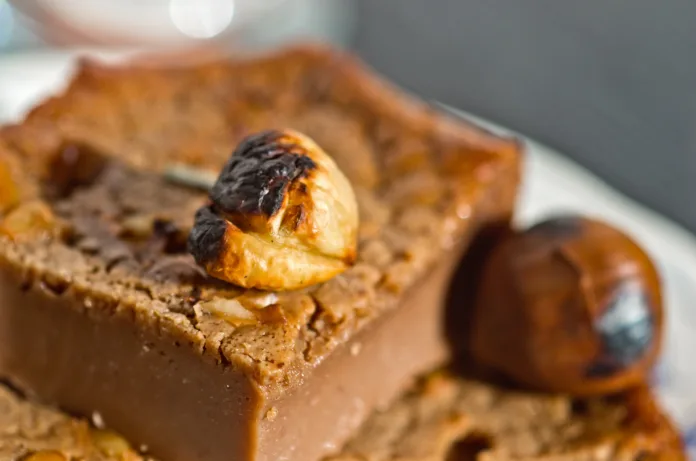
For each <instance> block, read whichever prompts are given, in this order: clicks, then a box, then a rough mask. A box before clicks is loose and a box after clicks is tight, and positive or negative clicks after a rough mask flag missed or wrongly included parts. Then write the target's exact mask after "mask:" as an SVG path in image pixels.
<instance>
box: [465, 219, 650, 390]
mask: <svg viewBox="0 0 696 461" xmlns="http://www.w3.org/2000/svg"><path fill="white" fill-rule="evenodd" d="M472 322H473V325H472V333H471V351H472V355H473V356H474V358H476V359H478V361H480V362H481V363H482V364H484V365H488V366H490V367H491V368H494V369H497V370H498V371H500V372H502V373H503V374H505V375H507V376H508V377H509V378H511V379H513V380H514V381H515V382H517V383H519V384H522V385H526V386H530V387H533V388H536V389H539V390H545V391H555V392H563V393H570V394H573V395H593V394H605V393H613V392H617V391H621V390H623V389H625V388H627V387H631V386H633V385H637V384H639V383H642V382H644V381H645V379H646V374H647V373H648V372H649V369H650V368H651V366H652V365H653V363H654V362H655V359H656V357H657V355H658V353H659V350H660V343H661V338H662V325H663V309H662V294H661V288H660V280H659V276H658V273H657V271H656V269H655V267H654V266H653V263H652V261H651V260H650V258H649V257H648V256H647V255H646V254H645V252H644V251H643V250H642V249H641V248H640V246H638V245H637V244H636V243H635V242H634V241H633V240H631V239H630V238H629V237H628V236H626V235H625V234H623V233H622V232H620V231H619V230H617V229H614V228H613V227H611V226H609V225H607V224H605V223H602V222H599V221H596V220H592V219H588V218H583V217H579V216H565V217H557V218H553V219H549V220H546V221H544V222H541V223H539V224H537V225H535V226H533V227H531V228H529V229H527V230H526V231H524V232H520V233H518V234H516V235H513V236H511V237H510V238H508V239H507V240H506V241H504V242H502V243H501V244H500V246H498V247H497V248H496V249H495V250H494V251H493V253H492V255H491V257H490V259H489V260H488V261H487V263H486V265H485V268H484V272H483V280H482V284H481V287H480V292H479V295H478V297H477V303H476V307H475V311H474V315H473V316H472Z"/></svg>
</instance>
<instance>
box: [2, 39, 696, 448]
mask: <svg viewBox="0 0 696 461" xmlns="http://www.w3.org/2000/svg"><path fill="white" fill-rule="evenodd" d="M73 56H74V54H57V53H40V54H39V53H36V54H30V55H16V56H9V57H5V58H4V59H0V119H4V120H8V119H17V118H19V117H20V116H21V114H22V113H23V112H24V111H25V110H26V109H27V108H28V107H30V106H31V105H33V104H34V103H36V102H37V101H38V100H40V99H41V98H43V97H45V96H46V95H48V94H50V93H52V92H55V91H57V90H58V89H60V88H61V87H62V85H64V84H65V81H66V76H67V75H69V72H70V69H71V68H72V65H73V62H74V60H73ZM456 113H457V114H459V115H462V116H466V115H465V114H462V113H460V112H456ZM520 205H521V206H520V212H519V216H518V219H519V222H520V223H522V224H528V223H531V222H534V221H535V220H537V219H539V218H540V217H543V216H545V215H548V214H551V213H554V212H559V211H575V212H580V213H584V214H588V215H593V216H597V217H601V218H603V219H605V220H606V221H609V222H611V223H614V224H615V225H617V226H618V227H620V228H622V229H624V230H625V231H627V232H628V233H630V234H631V235H632V236H633V237H634V238H635V239H636V240H638V241H639V242H640V243H641V244H642V245H643V246H644V247H645V248H647V249H648V251H649V252H650V253H651V254H652V255H653V257H654V258H655V259H656V260H657V261H658V265H659V267H660V270H661V273H662V276H663V279H664V283H665V287H666V290H665V291H666V301H667V302H666V305H667V312H668V316H667V329H668V333H667V335H666V344H665V351H664V354H663V358H662V361H661V363H660V365H659V366H658V367H657V370H656V373H655V379H654V382H655V387H656V389H657V392H658V394H659V396H660V398H661V400H662V402H663V403H664V405H665V407H666V408H667V409H668V411H669V412H670V413H671V414H672V416H673V417H674V418H675V420H676V421H677V423H678V424H679V425H680V427H681V428H682V430H683V433H684V437H685V440H686V441H687V443H688V444H689V446H690V454H691V459H693V460H696V366H695V365H693V363H694V362H692V360H693V358H692V357H690V355H691V354H694V353H696V334H695V333H696V306H694V302H695V301H696V239H694V237H693V236H692V235H691V234H689V233H688V232H686V231H684V230H683V229H681V228H679V227H678V226H677V225H675V224H673V223H671V222H670V221H668V220H666V219H665V218H663V217H661V216H659V215H657V214H655V213H653V212H651V211H649V210H647V209H645V208H643V207H641V206H640V205H638V204H636V203H635V202H633V201H631V200H629V199H627V198H626V197H624V196H622V195H620V194H619V193H617V192H616V191H614V190H612V189H611V188H610V187H608V186H607V185H606V184H604V183H603V182H601V181H600V180H599V179H597V178H596V177H594V176H592V175H591V174H589V173H588V172H587V171H585V170H583V169H582V168H580V167H579V166H577V165H576V164H574V163H572V162H570V161H569V160H566V159H565V158H563V157H561V156H559V155H558V154H557V153H555V152H553V151H552V150H551V149H548V148H546V147H544V146H541V145H539V144H537V143H535V142H533V141H528V155H527V159H526V176H525V181H524V187H523V192H522V198H521V204H520ZM679 351H682V353H681V354H679V353H678V352H679Z"/></svg>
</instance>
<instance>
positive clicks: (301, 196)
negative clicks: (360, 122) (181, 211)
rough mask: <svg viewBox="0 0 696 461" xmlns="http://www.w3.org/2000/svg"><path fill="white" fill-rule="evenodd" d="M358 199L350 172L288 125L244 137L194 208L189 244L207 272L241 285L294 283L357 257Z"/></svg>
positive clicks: (315, 278)
mask: <svg viewBox="0 0 696 461" xmlns="http://www.w3.org/2000/svg"><path fill="white" fill-rule="evenodd" d="M357 229H358V207H357V202H356V199H355V195H354V193H353V190H352V187H351V185H350V183H349V182H348V179H347V178H346V177H345V176H344V175H343V173H342V172H341V171H340V170H339V169H338V167H337V166H336V164H335V163H334V161H333V160H332V159H331V158H330V157H329V156H328V155H327V154H326V153H325V152H324V151H323V150H322V149H321V148H320V147H319V146H318V145H317V144H316V143H315V142H314V141H312V140H311V139H310V138H308V137H307V136H305V135H303V134H301V133H299V132H296V131H291V130H283V131H264V132H262V133H259V134H256V135H253V136H250V137H248V138H246V139H245V140H244V141H242V143H241V144H240V145H239V147H238V148H237V149H236V151H235V152H234V154H233V155H232V157H231V158H230V160H229V161H228V162H227V164H226V165H225V166H224V168H223V170H222V172H221V173H220V176H219V177H218V179H217V181H216V182H215V185H214V186H213V188H212V189H211V191H210V203H209V204H208V205H206V206H204V207H202V208H201V209H199V210H198V212H197V213H196V218H195V223H194V226H193V229H192V231H191V234H190V236H189V251H190V252H191V254H192V255H193V256H194V258H195V259H196V262H197V263H198V264H200V265H201V266H202V267H203V268H205V270H206V272H208V274H209V275H211V276H213V277H215V278H218V279H221V280H225V281H227V282H230V283H233V284H235V285H238V286H241V287H245V288H260V289H267V290H291V289H297V288H302V287H306V286H309V285H313V284H316V283H319V282H323V281H326V280H328V279H331V278H332V277H334V276H336V275H338V274H339V273H341V272H343V271H344V270H346V269H347V268H348V267H349V266H350V265H352V264H353V262H354V261H355V256H356V245H357Z"/></svg>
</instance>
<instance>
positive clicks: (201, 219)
mask: <svg viewBox="0 0 696 461" xmlns="http://www.w3.org/2000/svg"><path fill="white" fill-rule="evenodd" d="M226 227H227V225H226V223H225V221H224V220H223V219H222V218H221V217H219V216H218V215H216V214H215V213H214V212H213V209H212V207H211V206H205V207H203V208H200V209H199V210H198V211H197V212H196V217H195V220H194V223H193V228H192V229H191V233H190V234H189V239H188V250H189V252H190V253H191V254H192V255H193V257H194V259H195V260H196V262H197V263H198V264H201V265H203V264H205V263H207V262H210V261H213V260H215V259H217V258H218V257H219V256H220V252H221V250H222V244H223V239H224V236H225V229H226Z"/></svg>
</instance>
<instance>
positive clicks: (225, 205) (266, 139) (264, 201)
mask: <svg viewBox="0 0 696 461" xmlns="http://www.w3.org/2000/svg"><path fill="white" fill-rule="evenodd" d="M282 138H283V134H282V133H281V132H278V131H264V132H262V133H260V134H257V135H254V136H250V137H248V138H246V139H244V140H243V141H242V142H241V143H240V145H239V147H237V149H236V150H235V152H234V153H233V154H232V157H231V158H230V160H229V161H228V162H227V164H226V165H225V166H224V167H223V169H222V172H221V173H220V176H219V177H218V179H217V181H216V182H215V185H214V186H213V188H212V190H211V191H210V199H211V200H212V202H213V204H214V205H215V206H216V207H217V208H218V209H219V210H220V211H221V212H223V213H228V214H242V215H264V216H267V217H270V216H273V215H274V214H276V213H277V212H278V210H279V209H280V207H281V205H282V203H283V197H284V196H285V194H286V192H287V190H288V187H289V185H290V184H292V183H293V181H295V180H297V179H299V178H302V177H305V176H306V175H307V174H308V173H309V172H310V171H311V170H313V169H314V168H316V164H315V163H314V161H313V160H312V159H311V158H309V157H307V156H306V155H302V154H301V152H302V148H301V146H297V145H293V144H288V143H286V142H282V141H281V140H282ZM298 152H299V153H298Z"/></svg>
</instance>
